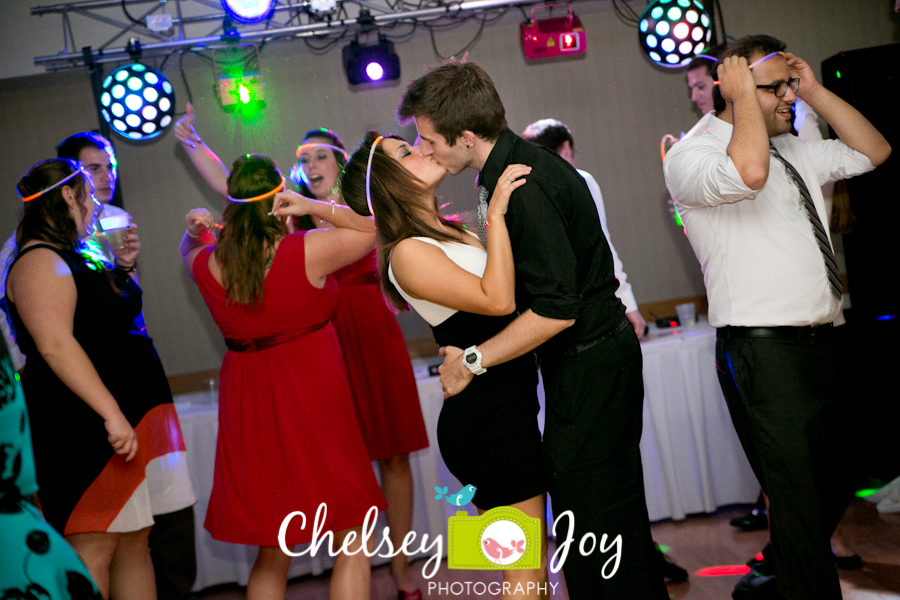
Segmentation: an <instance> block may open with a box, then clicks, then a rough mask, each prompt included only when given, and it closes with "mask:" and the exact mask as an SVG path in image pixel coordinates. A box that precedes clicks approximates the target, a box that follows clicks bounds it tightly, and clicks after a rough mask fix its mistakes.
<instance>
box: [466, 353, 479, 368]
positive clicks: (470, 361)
mask: <svg viewBox="0 0 900 600" xmlns="http://www.w3.org/2000/svg"><path fill="white" fill-rule="evenodd" d="M476 360H478V357H477V355H476V354H475V353H474V352H473V353H472V354H466V363H468V364H470V365H474V364H475V361H476Z"/></svg>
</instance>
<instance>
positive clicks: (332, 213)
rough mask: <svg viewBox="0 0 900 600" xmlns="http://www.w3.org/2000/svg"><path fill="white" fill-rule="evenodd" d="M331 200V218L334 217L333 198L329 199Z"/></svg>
mask: <svg viewBox="0 0 900 600" xmlns="http://www.w3.org/2000/svg"><path fill="white" fill-rule="evenodd" d="M329 202H331V218H332V219H334V200H329Z"/></svg>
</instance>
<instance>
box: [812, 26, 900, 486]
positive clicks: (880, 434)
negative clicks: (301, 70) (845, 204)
mask: <svg viewBox="0 0 900 600" xmlns="http://www.w3.org/2000/svg"><path fill="white" fill-rule="evenodd" d="M822 80H823V83H824V85H825V87H826V88H828V89H829V90H831V91H832V92H834V93H836V94H837V95H838V96H840V97H841V98H843V99H844V100H846V101H847V102H848V103H850V104H851V105H853V106H854V107H855V108H856V109H857V110H859V112H861V113H862V114H863V116H865V117H866V118H867V119H868V120H869V121H870V122H871V123H872V124H873V125H874V126H875V128H876V129H878V131H880V132H881V134H882V135H884V137H885V138H887V140H888V142H889V143H890V144H891V147H892V149H893V152H892V153H891V156H890V158H888V160H887V161H886V162H885V163H883V164H882V165H880V166H879V167H878V168H876V169H875V170H874V171H872V172H870V173H866V174H865V175H861V176H859V177H854V178H852V179H848V180H847V181H846V185H847V192H848V194H849V197H850V206H851V209H852V211H853V214H854V216H855V218H856V224H855V226H854V227H853V230H852V231H851V232H850V233H845V234H844V235H843V242H844V256H845V258H846V261H847V281H848V288H849V292H850V299H851V304H852V308H851V309H850V310H849V311H847V315H846V316H847V325H846V326H845V327H840V328H838V333H840V336H839V339H840V340H841V343H840V345H839V354H838V357H839V364H838V368H839V370H840V373H841V379H842V384H843V385H842V387H843V389H844V394H843V396H844V399H845V400H846V404H845V406H844V409H845V414H846V420H845V423H846V426H847V432H846V433H847V434H848V435H847V436H846V438H845V439H843V440H841V441H840V442H839V443H841V444H842V446H843V447H844V448H845V449H846V450H847V451H848V452H849V453H850V454H852V455H854V458H855V460H854V462H855V469H854V472H855V473H854V474H855V475H856V477H857V480H859V478H860V476H863V477H864V476H868V477H875V478H880V479H883V480H889V479H892V478H893V477H895V476H896V475H897V474H898V472H900V465H898V464H897V461H896V447H895V445H894V442H893V441H891V440H894V439H896V427H895V426H896V423H897V409H896V399H897V395H898V392H897V386H896V375H895V373H896V370H897V365H898V362H900V284H898V275H900V116H898V111H900V44H892V45H889V46H879V47H876V48H865V49H862V50H851V51H847V52H841V53H840V54H837V55H835V56H832V57H831V58H828V59H826V60H824V61H823V62H822ZM831 137H832V138H836V137H837V135H836V134H835V132H834V130H833V129H832V130H831ZM889 423H890V424H893V425H889Z"/></svg>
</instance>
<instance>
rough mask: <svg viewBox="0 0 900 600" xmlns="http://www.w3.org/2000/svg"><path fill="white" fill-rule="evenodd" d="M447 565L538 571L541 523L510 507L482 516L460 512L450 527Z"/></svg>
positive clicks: (451, 521) (453, 518) (449, 524)
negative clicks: (472, 515)
mask: <svg viewBox="0 0 900 600" xmlns="http://www.w3.org/2000/svg"><path fill="white" fill-rule="evenodd" d="M447 530H448V531H447V550H448V556H447V566H448V567H449V568H451V569H483V570H500V569H539V568H540V566H541V534H540V531H541V522H540V520H539V519H534V518H531V517H529V516H527V515H525V513H523V512H522V511H520V510H518V509H515V508H511V507H509V506H498V507H497V508H492V509H491V510H489V511H487V512H485V513H484V514H483V515H481V516H477V517H470V516H469V513H467V512H465V511H459V512H457V513H456V516H455V517H450V519H449V523H448V526H447Z"/></svg>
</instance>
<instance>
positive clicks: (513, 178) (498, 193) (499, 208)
mask: <svg viewBox="0 0 900 600" xmlns="http://www.w3.org/2000/svg"><path fill="white" fill-rule="evenodd" d="M529 173H531V167H529V166H527V165H509V166H508V167H506V169H504V171H503V174H502V175H500V179H498V180H497V185H496V187H495V188H494V195H493V196H491V202H490V204H488V212H487V214H488V222H490V221H491V220H493V219H498V218H502V217H503V215H505V214H506V209H507V208H508V207H509V198H510V196H511V195H512V193H513V190H515V189H516V188H519V187H522V185H524V184H525V180H524V179H519V178H520V177H523V176H525V175H528V174H529Z"/></svg>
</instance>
